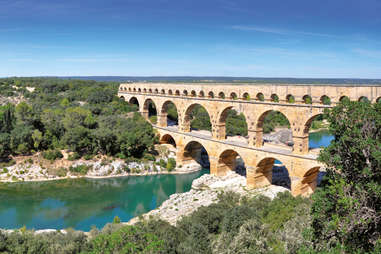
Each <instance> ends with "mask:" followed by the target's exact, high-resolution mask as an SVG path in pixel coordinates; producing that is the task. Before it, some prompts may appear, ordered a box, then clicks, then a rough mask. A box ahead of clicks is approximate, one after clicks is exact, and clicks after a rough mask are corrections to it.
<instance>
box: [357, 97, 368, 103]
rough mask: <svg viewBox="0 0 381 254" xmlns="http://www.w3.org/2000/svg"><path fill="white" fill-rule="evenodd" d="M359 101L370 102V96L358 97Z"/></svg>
mask: <svg viewBox="0 0 381 254" xmlns="http://www.w3.org/2000/svg"><path fill="white" fill-rule="evenodd" d="M358 101H360V102H370V100H369V99H368V97H366V96H361V97H360V98H359V99H358Z"/></svg>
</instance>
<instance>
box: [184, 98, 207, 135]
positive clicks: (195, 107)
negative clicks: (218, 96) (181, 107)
mask: <svg viewBox="0 0 381 254" xmlns="http://www.w3.org/2000/svg"><path fill="white" fill-rule="evenodd" d="M191 130H207V131H212V123H211V118H210V114H209V112H208V110H207V109H206V108H205V107H204V106H203V105H201V104H199V103H193V104H191V105H189V106H188V108H187V109H186V110H185V114H184V118H183V131H186V132H190V131H191Z"/></svg>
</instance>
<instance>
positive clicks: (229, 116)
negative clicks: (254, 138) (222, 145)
mask: <svg viewBox="0 0 381 254" xmlns="http://www.w3.org/2000/svg"><path fill="white" fill-rule="evenodd" d="M241 114H242V115H241ZM241 114H238V112H237V111H236V110H235V109H234V107H233V106H229V107H226V108H225V109H224V110H223V111H221V113H220V114H219V115H218V118H217V119H218V120H217V121H218V122H217V125H216V130H215V131H216V138H217V139H221V140H223V139H226V138H227V136H240V137H246V136H247V130H248V124H247V120H246V117H245V115H243V113H241ZM232 122H234V123H235V124H234V125H232ZM240 142H244V143H246V144H247V142H248V140H247V139H246V138H244V139H241V140H240Z"/></svg>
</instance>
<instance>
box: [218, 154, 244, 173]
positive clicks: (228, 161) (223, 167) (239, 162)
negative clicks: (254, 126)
mask: <svg viewBox="0 0 381 254" xmlns="http://www.w3.org/2000/svg"><path fill="white" fill-rule="evenodd" d="M216 171H217V175H226V173H228V172H229V171H235V172H236V173H237V174H239V175H242V176H246V167H245V161H244V160H243V158H242V157H241V156H240V155H239V154H238V153H237V152H236V151H234V150H232V149H227V150H224V151H223V152H222V153H221V154H220V155H219V156H218V162H217V169H216Z"/></svg>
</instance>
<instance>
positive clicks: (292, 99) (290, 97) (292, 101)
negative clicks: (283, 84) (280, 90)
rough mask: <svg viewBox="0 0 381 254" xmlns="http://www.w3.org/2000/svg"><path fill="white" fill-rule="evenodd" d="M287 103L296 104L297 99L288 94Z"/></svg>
mask: <svg viewBox="0 0 381 254" xmlns="http://www.w3.org/2000/svg"><path fill="white" fill-rule="evenodd" d="M286 102H288V103H295V97H294V96H293V95H292V94H288V95H287V96H286Z"/></svg>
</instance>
